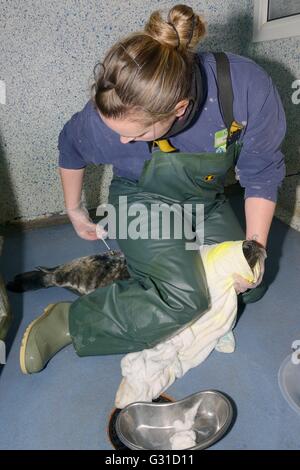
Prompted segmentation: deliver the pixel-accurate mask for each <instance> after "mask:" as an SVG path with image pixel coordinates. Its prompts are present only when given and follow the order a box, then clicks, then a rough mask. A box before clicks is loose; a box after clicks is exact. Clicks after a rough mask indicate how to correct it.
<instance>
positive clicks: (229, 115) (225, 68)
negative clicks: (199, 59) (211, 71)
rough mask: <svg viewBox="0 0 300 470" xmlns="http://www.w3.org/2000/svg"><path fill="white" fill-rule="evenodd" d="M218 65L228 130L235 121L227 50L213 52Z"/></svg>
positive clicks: (222, 104) (219, 83)
mask: <svg viewBox="0 0 300 470" xmlns="http://www.w3.org/2000/svg"><path fill="white" fill-rule="evenodd" d="M213 55H214V56H215V59H216V66H217V84H218V99H219V106H220V110H221V112H222V114H223V120H224V123H225V124H226V127H227V129H228V132H230V128H231V124H232V122H233V121H234V116H233V90H232V81H231V74H230V63H229V60H228V57H227V55H226V54H225V52H213Z"/></svg>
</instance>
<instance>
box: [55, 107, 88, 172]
mask: <svg viewBox="0 0 300 470" xmlns="http://www.w3.org/2000/svg"><path fill="white" fill-rule="evenodd" d="M90 108H91V107H90V103H89V102H88V103H87V104H86V106H85V107H84V108H83V109H82V110H81V111H79V112H77V113H75V114H74V115H73V116H72V117H71V119H70V120H69V121H68V122H67V123H66V124H65V125H64V127H63V128H62V130H61V132H60V134H59V137H58V150H59V158H58V164H59V166H60V167H61V168H67V169H71V170H77V169H80V168H84V167H86V166H87V164H88V163H89V156H90V154H91V153H92V152H93V141H92V138H91V135H90V134H91V131H90V128H89V115H90V112H91V111H90Z"/></svg>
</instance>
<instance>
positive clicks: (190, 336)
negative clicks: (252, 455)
mask: <svg viewBox="0 0 300 470" xmlns="http://www.w3.org/2000/svg"><path fill="white" fill-rule="evenodd" d="M242 246H243V240H241V241H233V242H231V241H230V242H224V243H220V244H216V245H203V246H202V247H201V248H200V254H201V256H202V260H203V264H204V268H205V273H206V278H207V284H208V286H209V293H210V308H209V309H208V310H207V312H205V314H204V315H202V316H201V318H200V319H198V320H196V321H195V322H194V323H193V324H191V325H189V326H187V327H186V328H184V329H183V330H182V331H181V332H180V333H178V334H176V335H175V336H173V337H171V338H169V339H168V340H166V341H164V342H162V343H159V344H158V345H156V346H155V347H154V348H151V349H145V350H143V351H138V352H135V353H129V354H127V355H126V356H124V357H123V359H122V361H121V369H122V375H123V379H122V382H121V384H120V386H119V389H118V391H117V394H116V398H115V404H116V407H117V408H124V407H125V406H127V405H128V404H129V403H132V402H135V401H151V400H152V399H153V398H157V397H158V396H159V395H160V394H161V393H162V392H163V391H164V390H166V389H167V388H168V387H169V386H170V385H171V384H172V383H173V382H174V381H175V380H176V379H177V378H180V377H182V376H183V375H184V374H185V373H186V372H187V371H188V370H189V369H191V368H192V367H196V366H197V365H199V364H200V363H201V362H203V361H204V360H205V359H206V358H207V356H208V355H209V354H210V353H211V352H212V351H213V349H217V350H218V351H222V352H233V350H234V338H233V335H232V332H231V330H232V328H233V327H234V324H235V321H236V314H237V294H236V292H235V289H234V285H233V284H234V279H233V277H232V275H233V274H235V273H237V274H240V275H241V276H242V277H244V278H245V279H247V281H248V282H251V283H252V282H253V283H255V282H256V281H257V279H258V277H259V274H260V266H259V262H258V263H257V264H256V266H255V268H254V270H253V272H252V270H251V268H250V267H249V265H248V263H247V261H246V259H245V257H244V254H243V249H242Z"/></svg>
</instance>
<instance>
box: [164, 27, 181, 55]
mask: <svg viewBox="0 0 300 470" xmlns="http://www.w3.org/2000/svg"><path fill="white" fill-rule="evenodd" d="M167 23H168V24H169V25H170V26H172V28H173V29H174V31H175V33H176V36H177V41H178V44H177V46H176V47H175V49H178V48H179V46H180V37H179V34H178V31H177V29H176V28H175V26H174V25H173V23H169V22H167Z"/></svg>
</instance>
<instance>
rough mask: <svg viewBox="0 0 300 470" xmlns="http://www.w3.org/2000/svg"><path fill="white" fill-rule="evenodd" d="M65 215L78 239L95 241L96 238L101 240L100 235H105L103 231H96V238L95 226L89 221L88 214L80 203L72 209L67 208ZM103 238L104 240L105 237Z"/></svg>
mask: <svg viewBox="0 0 300 470" xmlns="http://www.w3.org/2000/svg"><path fill="white" fill-rule="evenodd" d="M67 214H68V216H69V219H70V221H71V222H72V225H73V227H74V230H75V232H76V233H77V235H78V236H79V237H80V238H83V239H84V240H97V239H98V238H101V236H102V235H105V234H106V233H107V232H106V231H105V230H104V229H102V230H101V229H100V232H99V229H98V230H97V232H98V236H97V233H96V226H97V224H94V223H93V221H92V220H91V219H90V216H89V213H88V211H87V209H86V208H85V207H84V205H83V203H82V202H80V204H79V205H78V206H77V207H75V208H73V209H68V208H67ZM103 238H105V236H103Z"/></svg>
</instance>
